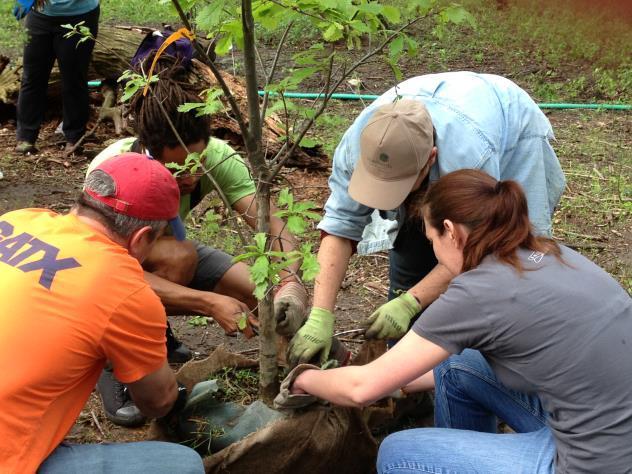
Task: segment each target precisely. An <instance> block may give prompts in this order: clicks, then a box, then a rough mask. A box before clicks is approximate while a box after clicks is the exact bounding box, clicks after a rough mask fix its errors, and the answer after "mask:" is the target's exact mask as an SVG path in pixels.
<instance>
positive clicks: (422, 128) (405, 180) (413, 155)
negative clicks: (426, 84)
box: [349, 99, 433, 210]
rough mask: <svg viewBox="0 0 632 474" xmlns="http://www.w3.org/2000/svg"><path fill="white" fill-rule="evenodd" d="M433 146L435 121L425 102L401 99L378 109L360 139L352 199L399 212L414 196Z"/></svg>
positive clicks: (350, 187) (350, 186)
mask: <svg viewBox="0 0 632 474" xmlns="http://www.w3.org/2000/svg"><path fill="white" fill-rule="evenodd" d="M432 146H433V138H432V120H431V118H430V114H429V113H428V110H427V109H426V106H425V105H424V104H423V102H421V101H418V100H413V99H401V100H398V101H397V102H394V103H391V104H386V105H382V106H381V107H378V108H377V109H375V112H374V113H373V115H372V116H371V118H370V119H369V121H368V123H367V124H366V126H365V127H364V129H363V130H362V134H361V135H360V158H359V159H358V162H357V164H356V167H355V169H354V170H353V175H352V176H351V181H350V182H349V195H350V196H351V197H352V198H353V199H354V200H355V201H357V202H359V203H360V204H364V205H365V206H368V207H372V208H374V209H381V210H390V209H395V208H396V207H398V206H399V205H400V204H401V203H402V202H404V199H406V196H408V194H410V191H411V190H412V188H413V185H414V184H415V181H416V180H417V177H418V176H419V173H420V171H421V169H422V168H423V167H424V166H425V165H426V163H427V162H428V157H429V156H430V152H431V151H432Z"/></svg>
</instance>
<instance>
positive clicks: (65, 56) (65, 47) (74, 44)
mask: <svg viewBox="0 0 632 474" xmlns="http://www.w3.org/2000/svg"><path fill="white" fill-rule="evenodd" d="M82 21H83V22H85V23H84V26H86V27H87V28H89V29H90V32H91V33H92V35H93V36H94V37H96V36H97V32H98V29H99V7H97V8H95V9H94V10H92V11H90V12H88V13H85V14H83V15H77V16H73V17H63V18H62V19H61V21H59V22H58V24H57V27H56V31H55V35H54V38H53V47H54V50H55V55H56V57H57V62H58V63H59V70H60V72H61V77H62V81H61V82H62V97H63V105H64V113H63V127H62V128H63V132H64V136H65V137H66V141H67V143H68V144H73V143H75V142H77V141H78V140H79V139H80V138H81V137H82V136H83V134H84V133H85V131H86V124H87V123H88V119H89V116H90V103H89V96H88V66H89V64H90V57H91V55H92V50H93V49H94V41H92V40H88V41H83V42H81V43H79V41H81V36H78V35H76V36H72V37H70V38H64V35H65V34H66V33H68V30H66V29H64V28H62V27H61V25H62V24H67V23H70V24H71V25H75V24H77V23H79V22H82Z"/></svg>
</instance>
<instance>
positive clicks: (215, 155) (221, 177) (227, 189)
mask: <svg viewBox="0 0 632 474" xmlns="http://www.w3.org/2000/svg"><path fill="white" fill-rule="evenodd" d="M135 141H136V138H134V137H129V138H123V139H121V140H118V141H117V142H115V143H112V144H111V145H110V146H108V147H107V148H106V149H105V150H103V151H102V152H101V153H99V154H98V155H97V156H96V157H95V158H94V160H92V162H91V163H90V166H88V170H87V171H86V176H87V175H88V173H90V172H91V171H92V170H93V169H94V168H95V167H96V166H97V165H99V164H100V163H102V162H103V161H105V160H107V159H108V158H112V157H113V156H116V155H120V154H121V153H126V152H128V151H130V150H131V149H132V145H133V144H134V142H135ZM205 155H206V160H205V161H204V167H205V168H206V169H207V170H209V171H210V172H211V174H212V175H213V178H214V179H215V181H216V182H217V184H218V186H219V187H220V188H221V189H222V192H223V193H224V195H225V196H226V198H227V199H228V202H229V203H230V204H231V206H232V205H233V204H235V202H237V201H239V200H240V199H241V198H244V197H246V196H249V195H251V194H254V193H255V191H256V187H255V183H254V181H253V180H252V177H251V176H250V170H249V169H248V166H247V165H246V163H244V160H242V158H241V156H239V155H238V154H237V153H236V152H235V150H233V149H232V148H231V147H230V145H228V144H227V143H226V142H224V141H223V140H219V139H217V138H211V139H210V140H209V142H208V146H207V147H206V150H205ZM214 189H215V188H214V186H213V183H212V182H211V180H210V179H209V177H208V176H206V175H204V176H202V178H201V179H200V182H199V183H198V186H197V187H196V190H195V191H194V193H193V194H195V199H193V201H194V202H193V207H195V205H196V204H197V203H198V202H199V200H200V199H202V198H203V197H204V196H206V195H207V194H209V193H210V192H211V191H213V190H214ZM191 204H192V194H186V195H183V196H180V217H181V218H182V219H184V218H185V217H186V216H187V215H188V214H189V212H191V208H192V206H191Z"/></svg>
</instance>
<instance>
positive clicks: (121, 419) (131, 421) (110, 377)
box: [97, 369, 146, 428]
mask: <svg viewBox="0 0 632 474" xmlns="http://www.w3.org/2000/svg"><path fill="white" fill-rule="evenodd" d="M97 390H98V391H99V395H100V396H101V401H103V409H104V411H105V416H106V418H107V419H108V420H110V421H111V422H112V423H114V424H115V425H119V426H127V427H129V428H132V427H134V426H140V425H142V424H143V423H145V421H146V417H145V415H143V414H142V413H141V412H140V410H139V409H138V407H137V406H136V405H135V404H134V401H133V400H132V398H131V397H130V395H129V391H128V390H127V387H126V386H125V385H124V384H123V383H121V382H119V381H118V380H116V378H115V377H114V373H112V370H111V369H103V373H102V374H101V377H99V381H98V382H97Z"/></svg>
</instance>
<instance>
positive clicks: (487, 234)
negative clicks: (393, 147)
mask: <svg viewBox="0 0 632 474" xmlns="http://www.w3.org/2000/svg"><path fill="white" fill-rule="evenodd" d="M415 211H416V212H415V214H417V215H422V216H423V217H424V218H425V219H426V221H427V222H428V223H429V224H430V225H431V226H432V227H434V228H435V229H436V230H437V232H439V235H443V232H444V226H443V222H444V220H446V219H448V220H450V221H452V222H454V223H456V224H462V225H464V226H465V227H467V229H468V230H469V235H468V237H467V241H466V242H465V245H464V247H463V268H462V270H461V271H463V272H465V271H468V270H471V269H472V268H475V267H476V266H478V265H479V264H480V263H481V261H482V260H483V259H484V258H485V257H486V256H487V255H491V254H493V255H495V256H496V257H497V258H498V259H499V260H500V261H502V262H505V263H507V264H509V265H511V266H513V267H514V268H516V270H518V271H522V270H523V267H522V265H521V263H520V260H519V259H518V256H517V254H516V251H517V250H518V248H520V247H523V248H526V249H529V250H534V251H538V252H542V253H549V254H552V255H554V256H555V257H557V258H560V248H559V246H558V245H557V243H556V242H555V241H553V240H552V239H549V238H546V237H538V236H535V235H534V233H533V229H532V227H531V223H530V222H529V209H528V207H527V198H526V197H525V195H524V192H523V190H522V187H521V186H520V185H519V184H518V183H517V182H515V181H511V180H506V181H497V180H496V179H494V178H492V177H491V176H489V175H488V174H486V173H484V172H483V171H480V170H470V169H464V170H459V171H454V172H452V173H449V174H446V175H445V176H442V177H441V178H440V179H439V180H438V181H436V182H435V183H433V184H432V185H431V186H430V187H429V188H428V191H427V192H426V193H425V195H424V197H423V199H422V201H421V204H420V206H418V208H417V209H416V210H415Z"/></svg>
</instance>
